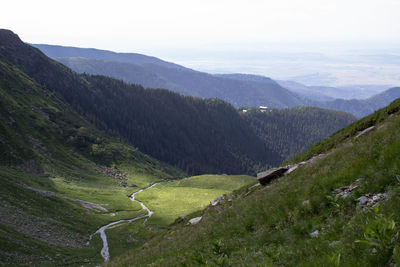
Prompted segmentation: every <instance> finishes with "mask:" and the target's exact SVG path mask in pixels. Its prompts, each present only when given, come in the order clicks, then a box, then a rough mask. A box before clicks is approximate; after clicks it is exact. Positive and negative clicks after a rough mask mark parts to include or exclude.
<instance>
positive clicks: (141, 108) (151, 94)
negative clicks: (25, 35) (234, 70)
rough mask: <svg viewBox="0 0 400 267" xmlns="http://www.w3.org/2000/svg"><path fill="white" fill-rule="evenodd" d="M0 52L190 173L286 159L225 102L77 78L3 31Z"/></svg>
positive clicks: (113, 129) (249, 169)
mask: <svg viewBox="0 0 400 267" xmlns="http://www.w3.org/2000/svg"><path fill="white" fill-rule="evenodd" d="M0 45H1V47H0V59H3V60H5V61H7V62H9V63H11V64H15V65H16V66H18V67H19V68H20V69H21V70H23V71H24V72H25V73H27V74H28V75H29V76H30V77H32V78H33V79H35V80H36V81H37V82H38V83H39V84H41V85H43V86H44V87H45V88H47V89H48V90H49V91H51V92H54V93H56V95H58V96H60V97H61V98H62V99H63V100H64V101H66V102H67V103H69V104H70V105H72V106H73V107H74V108H75V109H76V110H77V111H78V112H79V113H80V114H82V115H84V116H85V117H86V118H88V119H89V120H90V121H91V122H92V123H94V124H95V125H96V126H97V127H99V128H101V129H104V130H107V131H108V132H110V133H114V134H115V135H117V136H120V137H122V138H123V139H124V140H126V141H128V142H130V143H131V144H133V145H134V146H136V147H138V148H139V150H140V151H142V152H144V153H146V154H149V155H151V156H153V157H155V158H157V159H159V160H162V161H165V162H167V163H169V164H172V165H174V166H176V167H179V168H182V169H183V170H186V171H188V172H189V173H254V171H255V170H256V169H257V168H258V167H260V166H265V165H275V164H279V163H280V162H281V161H282V160H283V159H284V158H283V157H282V156H281V153H280V152H279V153H278V152H277V151H276V149H273V148H271V147H269V146H268V145H267V143H265V142H264V141H263V139H262V138H261V137H260V136H259V135H257V134H256V133H255V130H254V129H253V128H252V127H251V126H250V125H249V124H248V123H247V122H246V121H245V120H244V118H243V117H241V116H240V115H239V113H238V112H237V111H236V110H235V109H234V108H233V107H232V106H231V105H229V104H227V103H225V102H223V101H221V100H217V99H205V100H203V99H199V98H194V97H189V96H181V95H179V94H177V93H173V92H169V91H167V90H161V89H158V90H155V89H144V88H143V87H141V86H138V85H128V84H125V83H123V82H121V81H118V80H114V79H111V78H107V77H104V76H90V75H77V74H76V73H74V72H73V71H71V70H70V69H68V68H66V67H64V66H63V65H61V64H59V63H57V62H55V61H53V60H51V59H49V58H47V57H46V56H45V55H44V54H42V53H41V52H40V51H39V50H37V49H35V48H32V47H31V46H29V45H27V44H24V43H23V42H21V41H20V40H19V38H18V37H17V36H16V35H14V34H13V33H11V32H9V31H5V30H3V31H1V32H0ZM339 116H344V118H345V119H344V120H342V121H341V123H334V122H332V121H330V122H326V121H322V120H319V121H320V123H321V125H320V126H319V128H326V129H328V130H327V131H328V132H333V131H336V130H338V129H340V128H341V127H344V126H345V125H346V124H347V123H349V122H350V121H351V120H352V119H353V118H351V117H349V116H348V115H345V114H340V115H339ZM292 129H293V131H296V130H297V129H295V128H292ZM275 130H276V131H277V132H279V131H281V130H282V128H276V129H275ZM283 130H284V131H286V130H287V129H283ZM282 133H283V132H282ZM291 134H293V133H289V136H290V135H291ZM279 135H280V134H276V135H275V136H279ZM320 138H322V136H320ZM315 141H317V140H316V139H310V140H309V141H307V142H306V143H307V144H309V143H311V142H315ZM276 142H277V143H281V142H279V141H278V140H276ZM303 145H304V144H303ZM286 150H288V149H286Z"/></svg>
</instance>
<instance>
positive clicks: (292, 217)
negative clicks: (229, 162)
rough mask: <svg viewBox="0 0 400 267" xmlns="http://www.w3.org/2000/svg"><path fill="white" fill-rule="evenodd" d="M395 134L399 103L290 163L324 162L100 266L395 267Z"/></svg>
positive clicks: (398, 259)
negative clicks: (320, 155)
mask: <svg viewBox="0 0 400 267" xmlns="http://www.w3.org/2000/svg"><path fill="white" fill-rule="evenodd" d="M370 126H375V128H374V129H373V130H372V131H370V132H368V133H366V134H364V135H361V136H359V137H357V135H358V133H359V132H360V131H361V130H364V129H366V128H367V127H370ZM399 132H400V100H396V101H395V102H393V103H392V104H391V105H389V106H388V107H387V108H384V109H382V110H379V111H377V112H375V113H374V114H373V115H371V116H369V117H366V118H363V119H362V120H360V121H358V122H356V123H354V124H352V125H350V126H349V127H347V128H345V129H343V130H341V131H339V132H338V133H336V134H334V135H333V136H331V137H330V138H328V139H326V140H325V141H323V142H321V143H319V144H317V145H316V146H314V147H313V148H311V149H310V150H309V151H308V152H306V153H304V154H302V155H299V156H298V157H296V158H294V159H293V161H292V162H297V161H300V160H306V159H308V158H310V157H311V156H312V155H315V154H317V153H321V152H324V153H328V155H327V156H325V157H322V158H320V159H318V160H314V161H313V162H311V163H308V164H305V165H303V166H301V167H299V168H298V169H297V170H295V171H294V172H292V173H290V174H289V175H286V176H284V177H282V178H280V179H277V180H275V181H273V182H272V183H270V184H269V185H267V186H265V187H262V186H258V187H245V188H242V189H241V190H239V191H236V193H235V194H234V199H233V201H232V202H226V203H224V204H223V205H217V206H216V207H211V206H210V207H209V208H207V209H206V210H204V212H203V214H202V216H203V219H202V221H201V222H200V223H199V224H197V225H194V226H185V225H179V224H178V225H176V226H174V227H172V228H170V229H169V230H168V231H166V232H164V233H163V234H162V235H159V236H157V237H156V238H154V239H153V240H151V241H149V242H148V243H147V244H146V246H144V247H141V248H140V249H135V250H132V251H130V252H129V253H127V254H125V255H124V256H121V257H119V258H117V259H115V260H114V261H113V262H110V264H108V265H107V266H132V265H133V266H146V265H151V266H161V265H163V266H180V265H186V266H204V265H206V266H395V265H396V264H397V265H398V264H400V253H399V252H400V247H399V245H398V244H399V241H400V240H399V238H400V237H399V228H398V227H399V223H400V211H399V209H398V207H397V206H398V205H397V203H398V201H399V200H400V182H399V181H400V160H399V157H398V154H399V153H400V138H399ZM346 190H347V191H346ZM344 192H347V193H346V194H344ZM343 195H345V197H343Z"/></svg>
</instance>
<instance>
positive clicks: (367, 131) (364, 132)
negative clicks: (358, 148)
mask: <svg viewBox="0 0 400 267" xmlns="http://www.w3.org/2000/svg"><path fill="white" fill-rule="evenodd" d="M373 129H375V126H371V127H368V128H367V129H365V130H363V131H361V132H359V133H358V134H357V135H356V137H355V138H356V139H357V138H359V137H360V136H363V135H365V134H366V133H369V132H370V131H372V130H373Z"/></svg>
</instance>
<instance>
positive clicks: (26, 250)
mask: <svg viewBox="0 0 400 267" xmlns="http://www.w3.org/2000/svg"><path fill="white" fill-rule="evenodd" d="M139 58H141V57H140V56H139ZM142 59H143V60H154V59H152V58H142ZM163 64H167V65H168V64H170V63H167V62H164V63H163ZM178 69H179V68H178ZM354 120H355V118H354V117H353V116H352V115H350V114H347V113H343V112H337V111H330V110H324V109H319V108H311V107H297V108H291V109H284V110H277V109H267V110H266V111H264V110H263V111H261V110H259V109H258V108H246V112H244V111H243V109H240V110H236V109H235V108H234V107H233V106H231V105H230V104H227V103H226V102H224V101H222V100H219V99H201V98H196V97H191V96H182V95H179V94H177V93H173V92H169V91H167V90H164V89H145V88H143V87H142V86H140V85H130V84H126V83H124V82H122V81H118V80H115V79H112V78H108V77H104V76H92V75H87V74H81V75H79V74H77V73H75V72H73V71H72V70H70V69H68V68H66V67H65V66H63V65H61V64H59V63H57V62H55V61H53V60H51V59H49V58H47V57H46V56H45V55H44V54H42V53H41V52H40V51H38V50H37V49H35V48H32V47H31V46H29V45H28V44H25V43H23V42H22V41H21V40H20V39H19V38H18V36H17V35H15V34H14V33H12V32H10V31H7V30H0V193H1V194H0V215H1V216H0V265H5V266H24V265H29V266H99V265H101V264H103V263H104V262H105V261H106V263H105V264H106V265H110V266H161V265H166V266H241V265H242V266H270V265H271V266H276V265H282V266H293V265H303V266H310V264H311V265H312V266H332V265H335V266H338V265H348V266H354V265H358V263H360V265H362V266H376V265H385V264H386V265H389V264H392V265H393V264H400V261H399V257H400V255H399V249H400V248H399V247H398V245H397V243H398V241H399V239H398V228H397V227H398V226H397V222H398V221H399V216H400V214H399V212H398V211H397V210H396V205H395V203H396V201H397V200H398V199H399V198H400V195H399V192H400V182H399V180H400V162H399V160H398V153H399V151H400V143H399V141H398V132H399V125H400V102H399V100H398V101H395V102H393V103H392V104H391V105H390V106H388V107H387V108H385V109H382V110H379V111H377V112H375V113H374V114H372V115H370V116H368V117H365V118H363V119H361V120H359V121H357V122H354ZM352 122H354V123H352ZM350 123H352V124H350ZM349 124H350V125H349ZM346 125H349V126H347V127H346V128H343V127H344V126H346ZM372 126H374V127H375V128H369V127H372ZM341 128H343V129H342V130H339V129H341ZM367 128H368V129H370V131H369V132H368V133H365V134H363V135H360V133H361V132H362V131H363V130H365V129H367ZM337 130H339V131H338V132H336V133H335V134H334V135H332V136H330V137H328V138H326V139H325V140H323V139H324V138H325V137H327V136H329V135H330V134H331V133H333V132H335V131H337ZM321 140H323V141H321ZM318 141H321V142H319V143H317V144H315V143H316V142H318ZM313 144H315V145H313ZM310 146H311V148H310ZM307 148H309V149H308V150H306V149H307ZM304 150H306V151H304ZM301 151H303V152H302V153H301V154H298V153H299V152H301ZM321 153H323V154H326V155H325V156H321V157H320V158H318V159H316V160H313V161H312V162H308V163H304V164H302V165H301V166H299V167H298V168H297V169H296V170H294V171H293V172H291V173H290V174H288V175H285V176H284V177H282V178H279V179H277V180H275V181H273V182H272V183H270V184H268V185H267V186H260V185H259V184H258V182H257V180H256V178H255V177H254V176H251V175H254V174H255V173H257V172H259V171H263V170H265V169H267V168H269V167H271V166H276V165H279V164H282V162H283V161H284V160H286V163H283V164H295V163H299V162H302V161H306V160H309V159H310V158H312V157H313V156H315V155H318V154H321ZM296 154H297V155H296ZM293 156H294V157H293ZM346 190H347V191H346ZM344 194H346V197H342V196H343V195H344ZM374 198H375V199H374ZM373 199H374V200H373ZM361 201H363V203H364V204H360V202H361ZM375 204H377V205H376V206H375V207H372V206H373V205H375ZM360 259H361V260H360Z"/></svg>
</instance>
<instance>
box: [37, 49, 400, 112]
mask: <svg viewBox="0 0 400 267" xmlns="http://www.w3.org/2000/svg"><path fill="white" fill-rule="evenodd" d="M34 46H35V47H37V48H39V49H41V51H43V52H44V53H45V54H46V55H48V56H49V57H52V58H54V59H56V60H57V61H59V62H61V63H63V64H64V65H66V66H68V67H70V68H71V69H73V70H75V71H77V72H78V73H88V74H100V75H106V76H110V77H113V78H117V79H121V80H123V81H125V82H127V83H132V84H140V85H142V86H144V87H149V88H165V89H169V90H172V91H175V92H178V93H181V94H185V95H191V96H197V97H203V98H207V97H216V98H219V99H222V100H225V101H227V102H229V103H231V104H232V105H234V106H235V107H257V106H268V107H272V108H287V107H294V106H315V107H322V108H328V109H334V110H341V111H345V112H349V113H351V114H353V115H355V116H356V117H359V118H360V117H363V116H366V115H368V114H370V113H372V112H373V111H375V110H377V109H379V108H381V107H383V106H385V105H388V104H389V103H390V102H391V101H393V100H394V99H396V98H398V97H400V89H399V88H391V90H387V91H385V92H382V93H380V94H377V95H375V96H373V97H370V98H367V99H334V96H337V95H343V96H347V97H348V96H349V94H348V91H349V89H348V88H334V87H326V86H325V87H324V86H305V85H302V84H299V83H296V82H292V81H277V82H276V81H274V80H272V79H270V78H267V77H264V76H259V75H249V74H221V75H211V74H208V73H205V72H199V71H195V70H192V69H189V68H185V67H183V66H179V65H177V64H173V63H169V62H165V61H163V60H161V59H157V58H154V57H148V56H144V55H139V54H129V53H115V52H111V51H104V50H97V49H86V48H76V47H63V46H53V45H34ZM286 88H287V89H286ZM350 91H351V90H350Z"/></svg>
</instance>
